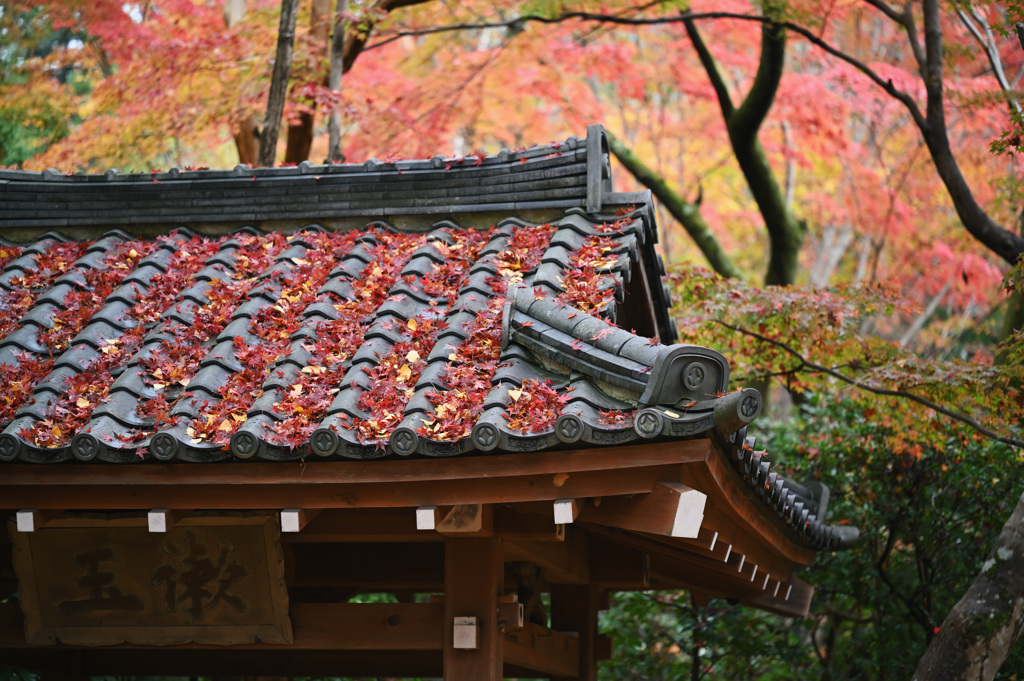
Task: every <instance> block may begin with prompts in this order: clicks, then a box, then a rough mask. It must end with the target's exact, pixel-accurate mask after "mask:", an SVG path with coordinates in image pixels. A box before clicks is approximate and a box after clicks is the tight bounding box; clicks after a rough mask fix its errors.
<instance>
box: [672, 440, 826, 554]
mask: <svg viewBox="0 0 1024 681" xmlns="http://www.w3.org/2000/svg"><path fill="white" fill-rule="evenodd" d="M682 482H683V483H684V484H686V485H689V486H690V487H693V488H695V489H699V490H702V491H703V492H705V493H706V494H708V496H709V497H710V498H711V499H712V500H713V502H714V503H711V502H709V503H708V508H707V509H705V518H706V520H707V522H708V523H709V526H710V527H713V528H715V529H719V526H724V525H726V524H728V523H729V522H731V523H732V524H734V525H735V526H736V527H739V528H743V531H744V534H746V535H747V536H751V537H757V538H758V542H757V543H760V544H761V545H762V546H764V548H765V549H766V550H767V551H769V552H771V553H773V554H775V557H776V560H778V559H782V560H784V561H785V562H787V563H790V564H793V563H796V564H797V565H810V564H811V563H812V562H813V561H814V558H815V556H816V552H815V551H814V549H811V548H809V547H808V546H806V545H802V544H801V543H800V542H799V541H797V540H794V539H793V535H792V531H791V530H789V529H788V528H786V526H785V524H784V523H783V521H782V519H781V518H779V516H778V514H777V513H775V512H773V510H772V509H770V507H769V506H768V505H767V504H765V503H764V501H762V500H761V499H760V498H758V496H757V493H756V492H755V491H754V490H753V489H752V488H751V487H750V485H749V484H747V483H746V481H744V480H743V479H742V478H741V477H740V475H739V473H738V472H737V471H736V469H735V467H734V466H732V464H731V463H729V462H727V461H726V460H725V457H724V456H721V455H717V454H716V455H714V456H709V457H708V458H707V459H706V460H705V461H704V462H702V464H701V465H697V466H686V467H684V471H683V476H682ZM727 521H728V522H727ZM719 532H722V530H719ZM722 534H723V538H726V539H727V540H728V541H730V543H732V544H736V545H739V544H742V543H744V542H742V541H736V540H731V539H728V538H727V537H725V536H724V535H725V533H724V532H723V533H722ZM759 562H760V563H763V564H764V565H768V564H769V562H770V561H769V560H761V561H759ZM772 570H773V571H774V570H776V568H775V567H774V566H773V567H772Z"/></svg>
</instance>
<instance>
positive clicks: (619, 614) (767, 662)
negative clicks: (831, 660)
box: [599, 592, 815, 681]
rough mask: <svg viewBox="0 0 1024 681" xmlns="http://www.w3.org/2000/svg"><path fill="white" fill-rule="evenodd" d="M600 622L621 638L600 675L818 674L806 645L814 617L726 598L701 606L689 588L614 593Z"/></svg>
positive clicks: (618, 679) (625, 679) (617, 678)
mask: <svg viewBox="0 0 1024 681" xmlns="http://www.w3.org/2000/svg"><path fill="white" fill-rule="evenodd" d="M601 629H602V631H605V632H607V633H609V634H610V635H611V637H612V640H613V641H614V645H615V657H614V659H613V661H612V662H610V663H607V664H604V665H602V666H601V668H600V675H599V678H600V679H601V681H634V680H636V681H640V680H643V681H648V680H652V681H653V680H659V679H664V680H665V681H670V680H674V679H695V678H696V679H757V680H763V681H769V680H771V681H775V680H779V681H783V680H787V681H788V680H789V679H793V678H810V677H811V676H812V675H813V674H814V673H815V660H814V659H813V656H812V654H811V651H810V650H809V649H807V648H805V647H802V646H801V641H803V640H806V639H807V637H808V635H809V633H810V626H809V624H808V622H803V621H798V620H783V619H780V618H778V617H775V616H773V615H768V614H766V613H763V612H760V611H757V610H754V609H752V608H748V607H745V606H742V605H738V604H733V603H728V602H726V601H725V600H722V599H712V600H711V602H710V603H709V604H708V605H707V606H706V607H696V606H695V605H694V604H693V603H692V601H691V600H690V596H689V594H687V593H686V592H643V593H620V594H615V595H614V596H613V597H612V599H611V607H610V608H609V609H608V610H607V611H605V612H603V613H602V614H601ZM695 657H696V669H695V668H694V667H695V665H694V658H695Z"/></svg>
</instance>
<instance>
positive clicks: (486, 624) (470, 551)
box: [444, 537, 504, 681]
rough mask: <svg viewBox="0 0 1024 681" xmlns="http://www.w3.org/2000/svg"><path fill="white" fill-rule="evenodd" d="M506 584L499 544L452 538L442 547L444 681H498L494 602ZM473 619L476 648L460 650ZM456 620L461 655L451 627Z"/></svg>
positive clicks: (499, 656)
mask: <svg viewBox="0 0 1024 681" xmlns="http://www.w3.org/2000/svg"><path fill="white" fill-rule="evenodd" d="M503 579H504V556H503V552H502V548H501V542H500V540H498V539H495V538H493V537H486V538H472V539H470V538H452V539H448V540H446V541H445V544H444V681H464V680H466V679H473V681H500V679H501V678H502V656H503V650H502V641H503V640H504V637H503V635H502V633H501V631H499V629H498V597H499V596H500V595H501V592H502V587H503ZM466 618H474V619H475V626H476V632H475V633H476V640H475V643H476V647H475V648H464V647H461V646H464V645H466V643H465V642H466V640H467V639H466V636H465V635H466V633H467V631H468V629H467V627H469V626H471V624H470V620H468V619H466ZM457 620H458V625H459V627H460V629H459V633H460V636H459V640H458V643H459V645H460V648H459V649H456V647H455V643H456V640H455V639H456V637H455V631H456V629H455V627H456V621H457Z"/></svg>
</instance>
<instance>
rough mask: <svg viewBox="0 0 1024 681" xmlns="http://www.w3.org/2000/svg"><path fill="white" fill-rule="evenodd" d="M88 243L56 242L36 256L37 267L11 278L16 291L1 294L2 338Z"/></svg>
mask: <svg viewBox="0 0 1024 681" xmlns="http://www.w3.org/2000/svg"><path fill="white" fill-rule="evenodd" d="M89 245H90V243H89V242H86V243H77V242H74V241H69V242H59V241H57V242H54V243H53V244H52V245H51V246H50V248H48V249H47V250H46V251H45V252H43V253H40V254H39V255H37V256H36V257H35V268H34V269H33V270H32V271H29V272H26V273H25V274H24V275H22V276H20V277H14V278H13V279H12V280H11V287H12V288H13V290H12V291H8V292H7V293H4V294H3V295H2V296H0V338H2V337H4V336H6V335H7V334H9V333H10V332H11V331H13V330H14V329H15V328H16V326H17V324H18V321H20V320H21V318H22V316H24V314H25V313H26V312H28V310H29V308H31V307H32V304H33V303H35V302H36V298H38V297H39V295H40V294H41V293H42V292H43V291H45V290H46V289H48V288H50V286H51V285H52V284H53V282H54V281H55V280H56V279H57V278H58V277H59V276H61V275H62V274H65V273H67V271H68V270H69V269H71V267H72V265H73V264H74V262H75V260H77V259H78V258H80V257H81V256H82V254H83V253H84V252H85V249H86V248H88V247H89ZM5 248H6V247H5Z"/></svg>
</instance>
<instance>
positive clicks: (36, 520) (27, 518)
mask: <svg viewBox="0 0 1024 681" xmlns="http://www.w3.org/2000/svg"><path fill="white" fill-rule="evenodd" d="M60 514H61V512H60V511H54V510H50V509H43V510H40V509H38V508H25V509H22V510H20V511H18V512H17V513H16V514H15V527H16V528H17V530H18V532H35V531H36V530H38V529H39V528H41V527H42V526H43V525H45V524H46V523H48V522H50V521H51V520H53V519H54V518H56V517H57V516H59V515H60Z"/></svg>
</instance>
